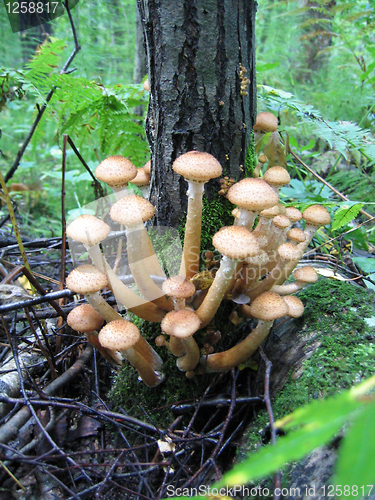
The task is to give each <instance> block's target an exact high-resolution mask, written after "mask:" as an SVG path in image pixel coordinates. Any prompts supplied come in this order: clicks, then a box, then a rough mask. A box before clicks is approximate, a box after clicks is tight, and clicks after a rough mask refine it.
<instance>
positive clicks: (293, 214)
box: [285, 207, 302, 222]
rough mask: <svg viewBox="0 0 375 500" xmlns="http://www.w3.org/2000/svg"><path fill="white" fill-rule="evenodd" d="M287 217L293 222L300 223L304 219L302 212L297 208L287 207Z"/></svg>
mask: <svg viewBox="0 0 375 500" xmlns="http://www.w3.org/2000/svg"><path fill="white" fill-rule="evenodd" d="M285 215H286V216H287V217H288V219H290V220H291V221H292V222H299V221H300V220H301V219H302V212H301V211H300V210H298V208H296V207H286V210H285Z"/></svg>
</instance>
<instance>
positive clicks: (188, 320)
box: [161, 309, 201, 339]
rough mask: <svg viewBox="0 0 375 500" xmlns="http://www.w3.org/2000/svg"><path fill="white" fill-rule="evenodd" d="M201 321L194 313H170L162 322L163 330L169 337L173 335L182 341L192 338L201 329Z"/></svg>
mask: <svg viewBox="0 0 375 500" xmlns="http://www.w3.org/2000/svg"><path fill="white" fill-rule="evenodd" d="M200 325H201V320H200V319H199V317H198V316H197V315H196V314H195V312H194V311H190V310H189V309H180V310H179V311H170V312H169V313H167V314H166V315H165V316H164V318H163V319H162V322H161V329H162V331H163V332H164V333H166V334H168V335H173V336H174V337H178V338H180V339H184V338H187V337H191V336H192V335H193V334H194V333H195V332H196V331H197V330H198V329H199V327H200Z"/></svg>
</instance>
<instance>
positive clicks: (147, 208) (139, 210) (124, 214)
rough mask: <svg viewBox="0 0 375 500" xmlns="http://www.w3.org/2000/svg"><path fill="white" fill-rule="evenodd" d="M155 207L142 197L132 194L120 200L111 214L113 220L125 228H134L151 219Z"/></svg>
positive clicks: (113, 207) (113, 206)
mask: <svg viewBox="0 0 375 500" xmlns="http://www.w3.org/2000/svg"><path fill="white" fill-rule="evenodd" d="M154 213H155V207H154V206H153V205H152V204H151V203H150V202H149V201H148V200H146V199H145V198H143V197H142V196H138V195H136V194H132V195H129V196H124V197H123V198H120V199H119V200H118V201H116V203H115V204H114V205H112V208H111V210H110V212H109V215H110V216H111V219H112V220H114V221H115V222H118V223H119V224H124V226H126V227H128V226H133V225H136V224H140V223H141V222H145V221H146V220H149V219H151V217H152V216H153V215H154Z"/></svg>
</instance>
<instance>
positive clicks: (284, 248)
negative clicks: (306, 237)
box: [277, 243, 302, 260]
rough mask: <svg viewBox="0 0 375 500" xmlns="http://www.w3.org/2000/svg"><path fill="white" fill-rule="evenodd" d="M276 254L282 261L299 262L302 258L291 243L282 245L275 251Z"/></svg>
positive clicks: (300, 253) (299, 251)
mask: <svg viewBox="0 0 375 500" xmlns="http://www.w3.org/2000/svg"><path fill="white" fill-rule="evenodd" d="M277 253H278V254H279V255H280V257H281V258H282V259H283V260H297V259H298V260H299V259H300V258H301V257H302V252H301V250H300V249H299V248H298V247H297V246H296V245H293V243H284V244H283V245H280V246H279V248H278V249H277Z"/></svg>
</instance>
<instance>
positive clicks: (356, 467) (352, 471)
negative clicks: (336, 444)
mask: <svg viewBox="0 0 375 500" xmlns="http://www.w3.org/2000/svg"><path fill="white" fill-rule="evenodd" d="M374 457H375V404H374V403H373V404H367V405H366V406H364V407H363V408H362V410H361V411H360V413H359V414H357V415H356V417H355V419H354V421H353V423H352V425H351V427H350V428H349V430H348V432H347V434H346V436H345V439H344V441H343V443H342V445H341V447H340V454H339V458H338V461H337V466H336V473H335V476H334V482H335V484H336V485H345V486H346V487H347V488H348V487H349V488H350V489H349V490H348V491H354V490H353V488H355V487H358V489H360V488H361V487H365V488H366V489H365V492H367V485H373V484H374V483H375V468H374V467H373V462H374ZM343 487H344V486H343ZM360 493H361V490H360ZM359 496H361V495H359ZM344 497H345V498H348V495H345V490H343V495H341V496H339V498H344Z"/></svg>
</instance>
